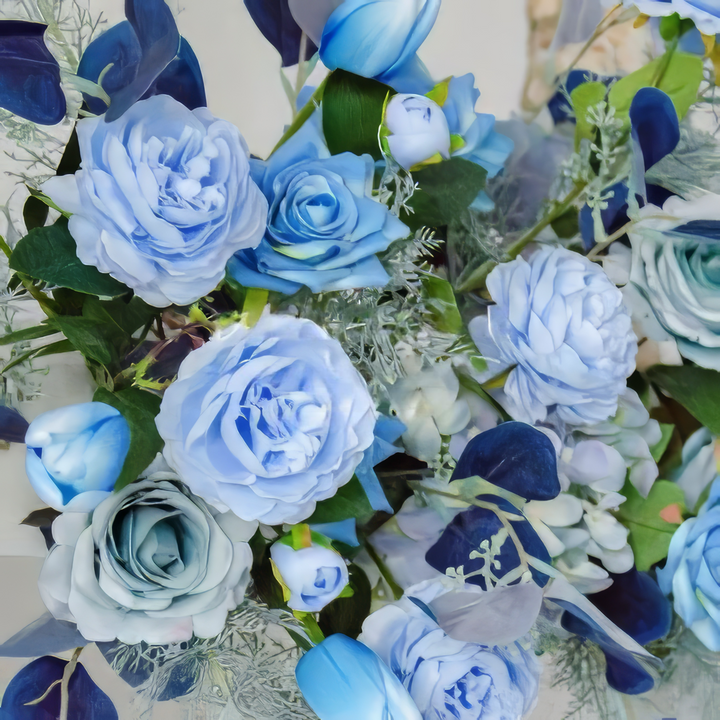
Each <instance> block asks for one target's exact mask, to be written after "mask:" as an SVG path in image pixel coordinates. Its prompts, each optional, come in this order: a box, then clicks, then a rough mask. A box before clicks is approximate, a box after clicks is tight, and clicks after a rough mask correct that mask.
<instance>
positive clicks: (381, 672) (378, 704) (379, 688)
mask: <svg viewBox="0 0 720 720" xmlns="http://www.w3.org/2000/svg"><path fill="white" fill-rule="evenodd" d="M295 676H296V678H297V683H298V687H299V688H300V691H301V692H302V694H303V696H304V697H305V700H307V703H308V705H310V707H311V708H312V709H313V711H314V712H315V713H316V714H317V716H318V717H319V718H320V720H354V718H368V719H369V718H382V719H383V720H421V715H420V713H419V712H418V709H417V707H416V706H415V703H413V701H412V699H411V698H410V696H409V695H408V693H407V690H405V688H404V687H403V686H402V685H401V683H400V682H399V681H398V679H397V678H396V677H395V675H393V674H392V672H390V669H389V668H388V666H387V665H386V664H385V663H383V661H382V660H381V659H380V658H379V657H378V656H377V655H376V654H375V653H374V652H373V651H372V650H370V649H369V648H368V647H367V646H365V645H363V644H362V643H360V642H358V641H357V640H352V639H350V638H349V637H347V636H346V635H342V634H340V633H336V634H335V635H330V637H328V638H326V639H325V640H323V641H322V642H321V643H320V644H319V645H317V646H315V647H314V648H312V649H311V650H309V651H308V652H307V653H305V655H303V656H302V657H301V658H300V660H299V662H298V664H297V668H296V670H295Z"/></svg>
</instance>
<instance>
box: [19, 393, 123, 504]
mask: <svg viewBox="0 0 720 720" xmlns="http://www.w3.org/2000/svg"><path fill="white" fill-rule="evenodd" d="M25 443H26V445H27V455H26V459H25V470H26V472H27V476H28V478H29V480H30V484H31V485H32V486H33V490H35V492H36V493H37V494H38V496H39V497H40V499H41V500H42V501H43V502H46V503H47V504H48V505H50V507H53V508H55V509H56V510H60V511H68V512H89V511H91V510H92V509H93V508H94V507H95V506H96V505H98V503H100V502H101V501H102V500H104V499H105V498H106V497H107V496H108V495H110V493H111V492H112V490H113V487H114V486H115V481H116V480H117V479H118V476H119V475H120V471H121V470H122V466H123V463H124V462H125V457H126V455H127V453H128V449H129V447H130V428H129V426H128V424H127V421H126V420H125V418H124V417H123V416H122V415H121V414H120V413H119V412H118V411H117V410H116V409H115V408H114V407H111V406H110V405H106V404H105V403H100V402H91V403H82V404H79V405H68V406H66V407H61V408H58V409H57V410H50V411H49V412H46V413H43V414H42V415H40V416H38V417H37V418H35V420H33V421H32V423H30V427H29V428H28V430H27V434H26V435H25Z"/></svg>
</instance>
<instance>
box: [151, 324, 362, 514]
mask: <svg viewBox="0 0 720 720" xmlns="http://www.w3.org/2000/svg"><path fill="white" fill-rule="evenodd" d="M375 418H376V413H375V407H374V403H373V401H372V398H371V397H370V393H369V392H368V388H367V385H366V384H365V381H364V380H363V379H362V377H361V376H360V374H359V373H358V372H357V370H356V369H355V368H354V367H353V365H352V363H351V362H350V359H349V358H348V356H347V355H346V354H345V352H344V351H343V349H342V347H341V345H340V343H339V342H337V340H334V339H332V338H330V336H329V335H328V334H327V333H326V332H325V331H324V330H322V329H321V328H320V327H318V326H317V325H315V324H314V323H313V322H311V321H310V320H300V319H297V318H293V317H290V316H280V315H268V316H265V317H263V318H261V319H260V321H259V322H258V323H257V325H255V327H253V328H250V329H248V328H246V327H245V326H244V325H240V324H238V325H234V326H232V327H229V328H226V329H225V330H224V331H222V332H220V333H219V334H217V335H215V336H214V337H213V338H212V339H211V340H210V341H209V342H208V343H206V344H205V345H203V346H202V347H201V348H199V349H197V350H193V352H191V353H190V354H189V355H188V357H187V358H186V359H185V360H184V361H183V363H182V365H181V366H180V371H179V373H178V379H177V380H176V381H175V382H174V383H173V384H172V385H171V386H170V387H169V388H168V389H167V390H166V391H165V396H164V397H163V401H162V406H161V408H160V414H159V415H158V417H157V419H156V423H157V427H158V430H159V432H160V435H161V436H162V438H163V440H165V457H166V459H167V461H168V463H169V464H170V465H171V466H172V467H173V468H174V469H175V470H176V471H177V472H178V473H179V475H180V477H181V478H182V479H183V480H184V482H186V483H187V484H188V485H189V486H190V489H191V490H192V491H193V492H195V493H196V494H197V495H200V496H201V497H203V498H205V499H206V500H207V501H208V502H210V503H212V504H213V505H215V506H216V507H218V508H219V509H222V510H224V509H227V508H230V509H231V510H232V511H233V512H234V513H235V514H236V515H238V516H240V517H241V518H243V519H245V520H261V521H262V522H264V523H267V524H269V525H279V524H281V523H284V522H287V523H296V522H300V521H301V520H304V519H305V518H307V517H309V516H310V515H311V514H312V512H313V510H314V509H315V504H316V502H317V501H319V500H325V499H327V498H329V497H332V496H333V495H334V494H335V493H336V492H337V489H338V488H339V487H340V486H341V485H344V484H345V483H347V482H348V481H349V480H350V479H351V478H352V476H353V473H354V471H355V468H356V467H357V466H358V464H359V463H360V461H361V460H362V458H363V455H364V452H365V450H366V449H367V448H368V447H370V445H371V444H372V442H373V438H374V435H373V430H374V428H375Z"/></svg>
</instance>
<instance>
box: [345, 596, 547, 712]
mask: <svg viewBox="0 0 720 720" xmlns="http://www.w3.org/2000/svg"><path fill="white" fill-rule="evenodd" d="M358 639H359V640H360V641H361V642H363V643H364V644H365V645H367V646H368V647H369V648H371V649H372V650H374V651H375V652H376V653H377V654H378V655H379V657H380V659H381V660H383V661H384V662H385V664H386V665H387V666H388V667H390V668H391V669H392V671H393V672H394V673H395V675H396V676H397V678H398V679H399V680H400V681H401V682H402V684H403V685H404V687H405V688H406V689H407V691H408V692H409V693H410V697H412V699H413V700H414V701H415V704H416V705H417V706H418V708H419V710H420V714H421V715H422V717H423V719H424V720H518V719H519V718H520V717H522V716H524V715H525V714H526V713H528V712H529V711H530V710H531V709H532V708H533V707H534V705H535V702H536V699H537V694H538V680H539V676H540V664H539V663H538V661H537V660H536V659H535V655H534V653H533V652H532V651H531V650H530V649H526V648H525V647H523V645H522V644H521V643H520V642H517V643H513V644H512V645H510V646H508V647H487V646H485V645H480V644H476V643H469V642H464V641H462V640H454V639H453V638H451V637H449V636H448V635H446V634H445V632H444V631H443V630H442V629H441V628H440V627H439V626H438V624H437V623H436V622H435V619H434V618H433V617H431V613H430V611H429V610H428V609H427V608H426V606H424V604H423V603H422V602H421V601H419V600H417V601H416V600H414V599H413V598H411V597H407V596H405V597H403V598H402V600H400V601H398V602H397V603H394V604H393V605H386V606H385V607H384V608H382V609H380V610H378V611H377V612H374V613H373V614H372V615H370V616H369V617H368V618H367V619H366V620H365V622H364V623H363V628H362V634H361V635H360V637H359V638H358Z"/></svg>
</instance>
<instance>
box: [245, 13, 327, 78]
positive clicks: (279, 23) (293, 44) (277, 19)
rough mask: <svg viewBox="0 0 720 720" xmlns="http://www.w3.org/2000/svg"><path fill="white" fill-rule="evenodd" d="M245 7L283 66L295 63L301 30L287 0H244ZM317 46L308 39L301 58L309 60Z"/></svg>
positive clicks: (296, 62) (298, 51)
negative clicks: (305, 50) (305, 49)
mask: <svg viewBox="0 0 720 720" xmlns="http://www.w3.org/2000/svg"><path fill="white" fill-rule="evenodd" d="M245 7H246V8H247V9H248V12H249V13H250V17H251V18H252V19H253V22H254V23H255V24H256V25H257V27H258V29H259V30H260V32H261V33H262V34H263V35H264V36H265V39H266V40H268V42H270V43H271V44H272V45H273V47H274V48H275V49H276V50H277V51H278V52H279V53H280V57H281V58H282V64H283V67H288V66H289V65H297V64H298V60H299V59H300V37H301V35H302V30H301V29H300V27H299V26H298V24H297V23H296V22H295V20H294V19H293V16H292V13H291V12H290V8H289V7H288V0H245ZM316 52H317V47H316V46H315V45H314V44H313V43H312V41H311V40H309V39H308V43H307V52H306V54H305V57H304V58H303V60H309V59H310V58H311V57H312V56H313V55H314V54H315V53H316Z"/></svg>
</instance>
